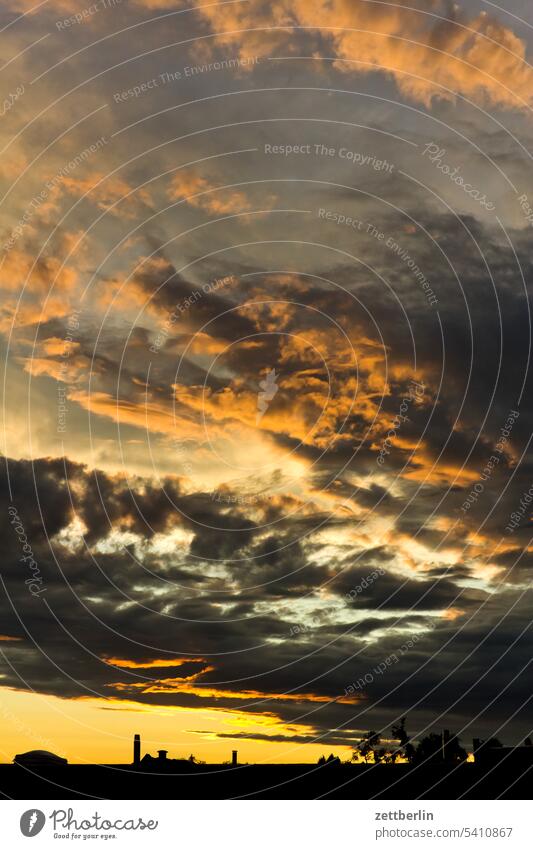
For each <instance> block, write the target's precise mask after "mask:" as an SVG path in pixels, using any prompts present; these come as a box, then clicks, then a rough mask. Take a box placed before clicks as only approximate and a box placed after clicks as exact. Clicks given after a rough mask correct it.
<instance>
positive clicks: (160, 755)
mask: <svg viewBox="0 0 533 849" xmlns="http://www.w3.org/2000/svg"><path fill="white" fill-rule="evenodd" d="M167 754H168V750H167V749H158V750H157V759H158V761H159V762H161V761H166V759H167Z"/></svg>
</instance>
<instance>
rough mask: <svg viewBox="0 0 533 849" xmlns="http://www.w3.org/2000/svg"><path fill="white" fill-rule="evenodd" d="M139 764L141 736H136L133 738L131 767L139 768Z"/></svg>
mask: <svg viewBox="0 0 533 849" xmlns="http://www.w3.org/2000/svg"><path fill="white" fill-rule="evenodd" d="M140 763H141V735H140V734H136V735H135V737H134V738H133V766H140Z"/></svg>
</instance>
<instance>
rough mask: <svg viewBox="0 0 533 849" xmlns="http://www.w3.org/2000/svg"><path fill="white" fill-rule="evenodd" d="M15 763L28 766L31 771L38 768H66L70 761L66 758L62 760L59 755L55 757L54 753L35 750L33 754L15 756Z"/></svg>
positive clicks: (25, 753)
mask: <svg viewBox="0 0 533 849" xmlns="http://www.w3.org/2000/svg"><path fill="white" fill-rule="evenodd" d="M13 763H15V764H20V765H21V766H26V767H28V768H29V769H36V768H38V767H49V766H66V765H67V764H68V761H67V759H66V758H60V757H59V755H54V754H53V752H45V751H44V750H41V749H34V750H33V751H31V752H24V753H23V754H21V755H15V757H14V758H13Z"/></svg>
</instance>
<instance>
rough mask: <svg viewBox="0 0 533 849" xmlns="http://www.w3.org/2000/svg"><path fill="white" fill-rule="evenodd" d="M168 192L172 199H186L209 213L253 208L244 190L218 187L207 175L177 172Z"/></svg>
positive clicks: (224, 212) (226, 212)
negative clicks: (207, 178)
mask: <svg viewBox="0 0 533 849" xmlns="http://www.w3.org/2000/svg"><path fill="white" fill-rule="evenodd" d="M167 194H168V197H169V198H171V199H172V200H186V201H187V203H188V204H189V205H190V206H195V207H197V208H199V209H203V210H205V211H206V212H208V213H209V215H229V214H231V213H234V212H247V211H248V210H249V209H251V207H250V203H249V201H248V199H247V197H246V195H245V194H244V192H240V191H236V190H234V189H224V188H220V189H218V188H217V187H216V186H213V185H212V184H211V183H210V182H209V181H208V180H206V178H205V177H200V176H199V175H196V174H187V173H185V172H180V173H179V174H176V176H175V177H174V178H173V179H172V183H171V185H170V188H169V189H168V192H167Z"/></svg>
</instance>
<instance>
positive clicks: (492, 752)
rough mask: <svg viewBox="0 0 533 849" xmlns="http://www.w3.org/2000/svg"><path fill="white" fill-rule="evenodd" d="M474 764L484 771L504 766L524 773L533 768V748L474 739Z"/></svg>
mask: <svg viewBox="0 0 533 849" xmlns="http://www.w3.org/2000/svg"><path fill="white" fill-rule="evenodd" d="M473 749H474V763H475V764H476V765H477V766H480V767H482V768H483V769H484V770H489V769H492V768H493V767H498V766H500V765H501V766H502V767H503V768H505V769H511V770H514V769H517V770H518V771H523V770H524V769H527V768H528V767H533V746H502V745H501V744H499V743H498V742H494V741H493V740H480V739H479V738H477V737H474V740H473Z"/></svg>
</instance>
